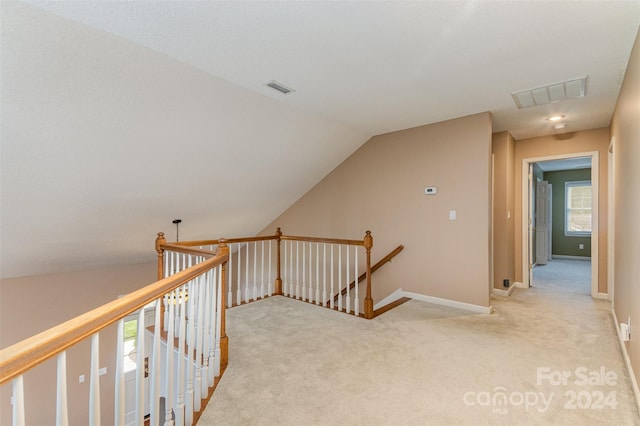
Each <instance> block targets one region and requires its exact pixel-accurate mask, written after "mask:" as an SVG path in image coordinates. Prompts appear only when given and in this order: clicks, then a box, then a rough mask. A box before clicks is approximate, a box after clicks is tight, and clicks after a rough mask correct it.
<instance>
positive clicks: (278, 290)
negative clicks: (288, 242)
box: [274, 228, 282, 295]
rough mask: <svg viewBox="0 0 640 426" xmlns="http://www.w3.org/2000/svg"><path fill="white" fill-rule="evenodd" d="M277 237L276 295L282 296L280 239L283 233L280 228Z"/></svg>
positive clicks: (277, 230)
mask: <svg viewBox="0 0 640 426" xmlns="http://www.w3.org/2000/svg"><path fill="white" fill-rule="evenodd" d="M276 237H278V238H277V240H276V241H277V242H278V251H277V257H276V282H275V286H274V287H275V294H277V295H282V276H281V275H280V262H281V260H280V242H281V240H280V237H282V231H281V230H280V228H277V229H276Z"/></svg>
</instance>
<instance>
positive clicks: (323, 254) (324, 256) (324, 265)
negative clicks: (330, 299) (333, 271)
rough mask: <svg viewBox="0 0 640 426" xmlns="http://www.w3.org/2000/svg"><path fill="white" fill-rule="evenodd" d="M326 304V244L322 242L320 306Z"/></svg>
mask: <svg viewBox="0 0 640 426" xmlns="http://www.w3.org/2000/svg"><path fill="white" fill-rule="evenodd" d="M326 305H327V244H326V243H322V306H326Z"/></svg>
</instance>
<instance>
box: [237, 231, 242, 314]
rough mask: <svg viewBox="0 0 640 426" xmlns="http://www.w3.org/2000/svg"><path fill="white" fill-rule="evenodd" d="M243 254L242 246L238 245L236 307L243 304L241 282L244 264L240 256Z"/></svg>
mask: <svg viewBox="0 0 640 426" xmlns="http://www.w3.org/2000/svg"><path fill="white" fill-rule="evenodd" d="M241 252H242V244H238V256H237V259H238V296H237V300H236V305H238V306H240V305H241V304H242V289H241V287H242V282H241V281H240V264H241V263H242V262H241V261H240V255H241Z"/></svg>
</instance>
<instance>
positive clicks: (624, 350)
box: [611, 308, 640, 410]
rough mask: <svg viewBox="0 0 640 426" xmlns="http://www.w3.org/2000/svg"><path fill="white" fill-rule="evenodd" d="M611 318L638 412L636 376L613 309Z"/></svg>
mask: <svg viewBox="0 0 640 426" xmlns="http://www.w3.org/2000/svg"><path fill="white" fill-rule="evenodd" d="M611 316H612V317H613V325H614V326H615V328H616V334H617V335H618V342H619V343H620V349H621V350H622V357H623V358H624V363H625V365H626V366H627V371H628V372H629V377H630V378H631V389H632V390H633V395H634V396H635V398H636V406H637V407H638V410H640V388H639V387H638V381H637V380H636V376H635V375H634V374H633V367H632V366H631V359H630V358H629V352H628V351H627V347H626V346H625V344H624V342H623V341H622V334H620V323H619V322H618V317H617V316H616V310H615V309H614V308H611Z"/></svg>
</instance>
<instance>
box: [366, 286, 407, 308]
mask: <svg viewBox="0 0 640 426" xmlns="http://www.w3.org/2000/svg"><path fill="white" fill-rule="evenodd" d="M402 293H403V291H402V289H401V288H399V289H397V290H396V291H394V292H393V293H391V294H390V295H388V296H387V297H385V298H384V299H382V300H381V301H379V302H378V303H375V304H374V305H373V310H374V311H375V310H376V309H380V308H382V307H383V306H386V305H388V304H389V303H391V302H395V301H396V300H398V299H401V298H403V297H404V296H403V294H402Z"/></svg>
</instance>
